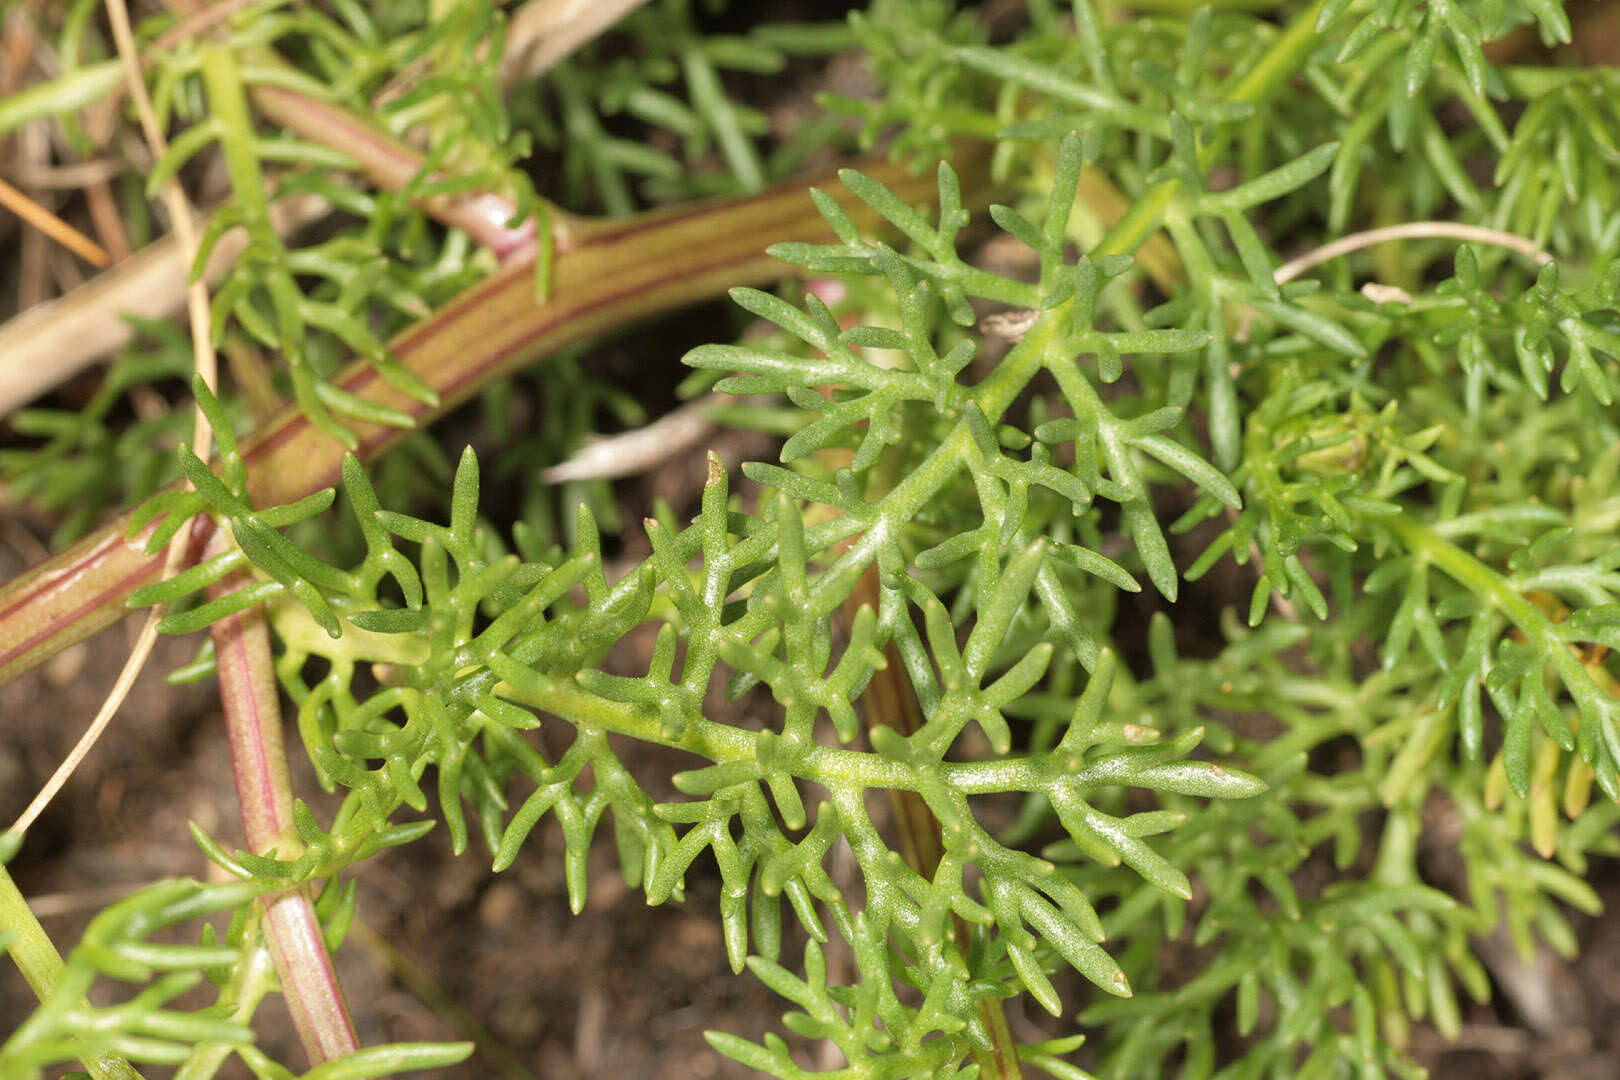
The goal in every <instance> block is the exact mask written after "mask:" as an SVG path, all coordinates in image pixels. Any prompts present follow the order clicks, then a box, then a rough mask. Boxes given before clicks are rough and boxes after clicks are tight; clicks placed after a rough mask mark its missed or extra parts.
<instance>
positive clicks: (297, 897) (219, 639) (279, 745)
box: [209, 580, 360, 1066]
mask: <svg viewBox="0 0 1620 1080" xmlns="http://www.w3.org/2000/svg"><path fill="white" fill-rule="evenodd" d="M241 584H242V581H241V580H236V581H231V582H222V583H221V584H220V585H217V586H215V587H214V590H212V591H213V592H214V593H215V595H219V594H222V593H224V592H229V591H232V590H233V589H235V588H236V587H239V586H240V585H241ZM209 629H210V632H211V633H212V634H213V638H214V658H215V667H216V669H217V672H218V677H219V692H220V700H221V701H222V703H223V704H224V707H225V730H226V733H227V735H228V737H229V740H230V747H231V775H232V777H233V778H234V780H235V782H236V796H237V799H238V801H239V802H240V803H241V807H242V829H243V832H244V834H245V835H246V837H247V846H248V849H249V850H250V851H252V852H254V853H255V854H258V855H268V854H270V853H271V852H272V851H274V852H275V853H276V854H278V855H279V856H280V857H281V858H291V857H296V855H297V854H298V852H299V851H300V850H301V848H302V846H303V845H302V842H301V841H300V840H299V838H298V834H297V832H296V831H295V830H294V828H293V816H292V811H293V793H292V780H291V778H290V776H289V773H288V769H287V751H286V745H285V742H284V740H283V738H282V722H281V698H280V695H279V693H278V691H277V689H276V678H275V671H274V668H273V666H272V660H271V654H270V630H269V627H268V625H267V624H266V619H265V615H264V609H263V608H262V607H252V608H249V609H247V610H246V611H243V612H240V613H238V614H236V615H231V616H228V617H227V618H224V619H221V620H219V621H218V622H216V623H214V624H213V626H211V627H210V628H209ZM261 903H262V904H263V905H264V922H263V928H264V936H265V942H266V944H267V945H268V946H269V949H270V958H271V961H272V963H273V964H274V965H275V969H276V978H277V979H278V980H279V981H280V983H281V992H282V996H283V997H284V998H285V999H286V1002H287V1008H288V1010H289V1011H290V1012H291V1013H292V1018H293V1026H294V1027H296V1028H297V1029H298V1037H299V1040H300V1041H301V1042H302V1043H303V1045H304V1052H305V1053H306V1054H307V1055H308V1056H309V1062H310V1064H311V1065H312V1066H313V1065H319V1064H320V1063H321V1062H323V1061H330V1060H331V1059H332V1058H335V1057H340V1056H342V1055H343V1054H347V1053H351V1052H353V1051H355V1050H358V1049H359V1048H360V1042H359V1040H358V1039H357V1038H356V1037H355V1033H354V1023H353V1022H352V1021H351V1020H350V1019H349V1010H348V1006H347V1004H345V1002H344V1000H343V988H342V987H341V986H339V985H338V980H337V973H336V972H335V971H334V970H333V968H332V958H331V955H330V954H328V952H327V951H326V942H325V940H324V939H323V938H322V936H321V923H320V919H319V918H318V917H317V916H316V914H315V905H314V903H313V901H312V900H311V897H310V887H309V886H308V885H307V884H305V885H299V886H297V887H296V888H293V889H289V890H287V891H286V892H281V893H272V894H270V895H267V896H265V897H264V899H263V900H262V901H261Z"/></svg>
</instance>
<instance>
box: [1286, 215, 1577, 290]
mask: <svg viewBox="0 0 1620 1080" xmlns="http://www.w3.org/2000/svg"><path fill="white" fill-rule="evenodd" d="M1390 240H1461V241H1463V242H1464V243H1472V244H1490V245H1491V246H1493V247H1500V248H1506V249H1508V250H1509V251H1516V252H1518V253H1519V254H1520V255H1524V256H1526V257H1527V258H1530V259H1533V260H1535V262H1536V265H1538V266H1545V265H1547V264H1548V263H1550V262H1552V256H1551V255H1548V254H1547V253H1546V252H1545V251H1542V250H1541V249H1539V248H1537V247H1536V245H1535V244H1534V242H1532V241H1530V240H1528V239H1526V238H1525V237H1522V236H1519V235H1518V234H1517V233H1510V232H1503V231H1502V230H1501V229H1487V228H1485V227H1484V226H1482V225H1463V224H1460V223H1458V222H1455V221H1408V222H1405V223H1403V224H1400V225H1390V226H1388V227H1386V228H1382V229H1368V230H1367V231H1366V232H1358V233H1351V234H1350V235H1349V236H1341V237H1339V239H1337V240H1335V241H1333V242H1332V243H1329V244H1323V245H1322V246H1321V247H1319V248H1313V249H1311V250H1310V251H1307V252H1306V253H1305V254H1303V255H1301V256H1300V257H1299V258H1297V259H1290V260H1289V261H1288V262H1285V263H1283V264H1282V265H1281V266H1279V267H1277V271H1276V273H1275V274H1274V275H1273V276H1274V277H1275V278H1276V281H1277V284H1279V285H1283V284H1286V283H1287V282H1290V281H1293V280H1294V279H1295V278H1297V277H1299V276H1300V275H1301V274H1303V273H1304V272H1305V271H1307V270H1309V269H1310V268H1311V267H1313V266H1317V265H1319V264H1321V263H1325V262H1327V261H1328V260H1329V259H1336V258H1338V257H1339V256H1340V255H1348V254H1349V253H1350V252H1352V251H1360V250H1361V249H1362V248H1366V247H1372V246H1373V245H1374V244H1382V243H1386V242H1388V241H1390Z"/></svg>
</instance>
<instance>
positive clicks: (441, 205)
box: [249, 50, 566, 263]
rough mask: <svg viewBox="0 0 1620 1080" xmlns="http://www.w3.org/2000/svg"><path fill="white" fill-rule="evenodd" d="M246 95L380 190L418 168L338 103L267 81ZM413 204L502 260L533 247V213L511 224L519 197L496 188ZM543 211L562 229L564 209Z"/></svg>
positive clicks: (403, 183)
mask: <svg viewBox="0 0 1620 1080" xmlns="http://www.w3.org/2000/svg"><path fill="white" fill-rule="evenodd" d="M266 52H268V50H266ZM249 97H250V98H251V99H252V101H253V104H254V106H255V107H257V108H258V110H259V111H260V112H262V113H263V114H264V115H265V116H266V117H268V118H269V119H271V120H273V121H275V122H276V123H278V124H280V125H281V126H282V127H284V128H287V129H288V130H289V131H292V132H294V133H296V134H297V135H299V136H301V137H303V138H305V139H308V140H309V141H310V142H313V143H319V144H321V145H322V146H327V147H331V148H332V149H334V150H341V151H342V152H343V153H345V154H348V155H349V156H350V157H352V158H354V159H355V161H356V162H358V163H359V166H360V171H361V172H362V173H363V174H364V175H365V177H366V179H368V180H370V181H371V182H372V183H373V184H375V185H376V186H377V187H379V188H381V189H383V190H384V191H400V190H403V189H405V188H406V187H407V186H408V185H409V184H410V183H411V182H412V181H413V180H415V179H416V177H417V176H418V174H419V173H420V172H421V171H422V165H423V161H424V159H423V157H422V155H421V154H419V153H417V151H416V150H415V149H414V148H412V147H411V146H409V145H408V144H406V143H405V142H403V141H402V140H400V139H396V138H395V137H394V136H392V135H390V134H388V133H387V132H385V131H382V130H380V129H378V128H377V127H375V126H373V125H372V124H370V123H368V122H367V121H366V120H365V119H364V118H363V117H360V116H358V115H356V114H355V113H353V112H350V111H349V110H348V109H345V108H343V107H342V106H341V105H335V104H333V103H332V102H329V101H321V100H320V99H318V98H312V97H310V96H309V95H307V94H301V93H299V92H297V91H296V90H288V89H286V88H284V87H280V86H270V85H267V84H265V83H258V84H256V85H254V86H253V88H252V89H251V91H250V92H249ZM437 179H442V177H439V176H433V177H430V178H429V180H430V182H431V181H432V180H437ZM417 205H418V206H420V207H421V208H422V209H423V210H424V211H426V212H427V213H428V214H429V215H431V216H432V217H433V218H435V219H436V220H438V221H440V222H442V223H444V224H446V225H449V226H452V227H454V228H457V229H462V230H465V231H466V232H467V234H468V235H470V236H471V237H472V238H473V239H474V240H476V241H477V242H478V243H480V244H482V245H483V246H484V247H487V248H488V249H489V250H490V251H492V252H494V254H495V257H496V258H497V259H499V260H500V261H501V262H503V263H504V262H506V261H507V260H508V259H510V258H513V257H521V256H523V255H528V254H531V253H532V251H533V248H534V242H535V235H536V234H535V217H533V216H530V217H526V218H524V219H523V220H522V221H521V222H519V223H518V224H516V225H511V224H509V223H510V222H511V221H512V219H513V218H514V217H516V216H517V203H516V202H515V201H514V200H513V199H512V198H510V197H509V196H507V195H505V194H502V193H500V192H494V191H477V192H469V193H466V194H462V195H440V196H433V197H430V198H426V199H421V200H418V201H417ZM546 211H547V212H546V215H544V216H545V217H547V218H549V220H550V221H551V222H552V232H553V234H554V235H555V234H557V233H558V232H559V231H564V230H566V226H565V225H563V224H562V223H563V221H564V220H565V215H563V214H562V213H561V212H560V211H557V210H555V209H553V208H551V207H550V206H549V204H548V205H547V206H546ZM558 239H562V238H561V237H559V238H558Z"/></svg>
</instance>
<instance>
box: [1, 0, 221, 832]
mask: <svg viewBox="0 0 1620 1080" xmlns="http://www.w3.org/2000/svg"><path fill="white" fill-rule="evenodd" d="M107 15H108V18H109V21H110V22H111V23H112V30H113V39H114V40H115V41H116V42H117V44H118V54H119V57H120V59H121V60H122V61H123V63H124V73H125V77H126V79H127V80H128V82H129V88H130V94H131V95H132V97H133V98H134V101H135V109H136V112H137V114H138V115H139V116H140V120H141V127H142V129H143V130H144V132H145V135H146V141H147V144H148V145H149V146H150V147H151V149H152V156H153V159H154V160H158V159H161V158H162V157H163V155H164V153H166V152H167V144H166V141H165V139H164V137H163V130H162V128H160V127H159V126H158V122H157V114H156V113H155V112H154V111H153V109H152V101H151V98H149V97H148V96H147V93H146V84H145V83H144V82H143V81H142V79H141V68H140V60H139V58H138V57H137V55H136V52H135V35H134V33H133V32H132V31H131V30H130V24H129V9H128V8H127V7H126V6H125V3H124V0H108V2H107ZM163 194H164V200H165V201H166V202H167V203H168V207H169V217H170V219H171V221H172V222H173V225H174V235H175V238H176V242H177V243H178V245H179V247H180V253H181V255H182V257H183V261H184V265H186V266H189V265H191V262H192V260H193V259H194V258H195V257H196V252H197V233H196V226H195V223H194V221H193V219H192V214H191V204H190V202H189V201H188V200H187V199H186V194H185V192H184V191H182V190H181V188H180V182H179V180H178V179H171V180H170V181H169V182H168V184H167V185H165V187H164V192H163ZM186 302H187V303H186V306H187V309H188V312H189V314H190V316H191V344H192V355H193V366H194V369H195V370H196V373H197V374H198V375H200V376H201V377H202V379H203V381H204V382H205V383H206V384H207V385H208V386H209V388H210V389H213V388H214V387H216V386H218V383H219V376H218V361H217V359H216V358H215V356H214V346H213V342H212V340H211V339H210V337H209V325H208V323H209V318H208V286H207V285H205V284H203V283H202V282H196V283H194V284H192V285H190V286H188V287H187V289H186ZM212 442H213V432H212V430H211V429H210V428H209V426H208V420H207V418H206V417H205V416H204V415H203V413H202V409H201V408H200V407H199V408H197V409H196V411H195V420H194V423H193V434H192V446H193V448H194V450H195V452H196V454H197V455H198V456H199V457H201V458H202V459H203V460H205V461H206V460H207V459H208V453H209V450H210V449H211V446H212ZM190 534H191V530H189V529H182V530H180V532H179V533H177V534H176V535H175V537H174V539H173V540H172V541H171V542H170V544H169V550H168V554H167V557H166V560H165V563H164V567H163V576H164V577H165V578H168V577H172V576H173V575H174V573H175V571H176V570H178V569H179V567H180V564H181V563H182V562H183V561H184V559H185V557H186V550H187V548H188V547H189V546H190V538H191V536H190ZM163 614H164V605H162V604H159V605H157V606H156V607H154V608H153V609H152V610H151V612H150V613H149V614H148V615H147V617H146V623H145V625H143V626H142V627H141V632H140V635H139V636H138V637H137V638H136V639H135V644H134V646H133V648H131V649H130V654H129V659H128V660H126V661H125V662H124V667H123V670H121V671H120V672H119V673H118V678H117V680H116V681H115V682H114V683H113V688H112V690H111V691H110V692H109V693H108V694H107V697H106V700H104V701H103V702H102V703H101V708H100V710H99V711H97V713H96V715H95V718H94V719H93V720H91V722H90V726H89V728H88V729H86V731H85V733H84V734H83V735H82V736H81V737H80V738H79V741H78V743H77V744H75V745H74V747H73V749H72V750H71V751H69V753H68V756H67V758H66V759H65V760H64V761H63V762H62V764H61V765H60V766H58V767H57V769H56V772H54V773H53V774H52V775H51V778H50V779H49V780H48V781H46V783H45V786H44V787H43V788H42V789H41V790H40V792H39V794H38V795H36V796H34V800H33V801H32V802H31V803H29V804H28V806H27V808H26V809H24V810H23V812H22V814H21V815H20V816H19V817H18V818H17V820H16V822H15V823H14V824H13V825H12V826H11V831H12V832H15V833H19V834H20V833H24V832H26V831H27V830H28V827H29V826H30V825H32V824H33V823H34V821H35V820H36V819H37V818H38V817H39V815H40V814H41V813H43V812H44V810H45V808H46V807H47V806H49V805H50V802H51V800H52V799H53V798H55V796H56V793H57V792H58V791H60V790H61V789H62V785H64V784H66V783H67V781H68V778H69V777H70V776H72V775H73V773H74V771H75V770H76V769H77V768H78V767H79V764H80V763H81V762H82V761H83V760H84V759H85V757H86V756H87V755H88V754H89V753H90V751H91V749H93V748H94V747H95V744H96V742H97V741H98V740H99V739H100V738H101V736H102V733H103V732H105V731H106V730H107V726H108V725H109V724H110V723H111V722H112V718H113V716H114V715H115V714H116V713H117V712H118V709H119V706H121V705H123V703H124V699H125V698H127V697H128V696H129V691H130V688H131V687H132V686H134V685H135V679H136V677H137V676H138V675H140V672H141V669H142V668H143V667H145V666H146V660H147V657H149V656H151V654H152V646H153V645H154V644H156V642H157V627H158V623H159V622H160V621H161V620H162V618H163Z"/></svg>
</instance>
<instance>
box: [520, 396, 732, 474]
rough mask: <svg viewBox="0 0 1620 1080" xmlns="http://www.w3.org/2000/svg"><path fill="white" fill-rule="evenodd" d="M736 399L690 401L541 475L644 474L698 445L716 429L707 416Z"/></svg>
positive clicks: (590, 446)
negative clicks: (673, 456) (675, 455)
mask: <svg viewBox="0 0 1620 1080" xmlns="http://www.w3.org/2000/svg"><path fill="white" fill-rule="evenodd" d="M736 400H737V399H736V398H734V397H732V396H731V395H729V394H713V395H710V396H708V397H703V398H699V399H698V400H697V401H689V402H687V403H686V404H685V405H682V406H681V407H680V408H678V409H676V410H674V411H673V412H670V413H666V414H665V415H663V416H661V417H659V418H658V419H657V420H654V421H653V422H652V423H650V424H647V425H645V426H643V427H639V428H636V429H635V430H634V431H626V432H624V433H623V434H622V435H613V436H610V437H608V438H605V439H596V440H593V441H591V442H589V443H587V444H586V445H585V448H584V449H583V450H581V451H580V452H579V453H577V454H575V455H574V456H573V457H571V458H569V459H568V460H567V461H563V462H559V463H557V464H556V465H553V466H551V467H550V468H547V469H544V470H542V471H541V473H540V479H541V480H542V481H544V482H545V483H548V484H561V483H565V482H567V481H569V480H606V479H612V478H614V477H619V476H634V475H635V474H636V473H642V472H646V471H647V470H649V469H652V468H655V467H657V466H658V465H660V464H662V463H663V462H665V461H667V460H669V458H670V457H671V456H672V455H674V454H679V453H682V452H683V451H686V450H690V449H692V448H693V447H695V446H698V445H700V444H701V443H702V442H703V440H705V439H707V438H708V437H709V435H710V434H712V433H713V432H714V430H715V428H716V425H715V423H714V421H713V420H711V419H709V414H710V413H712V412H713V411H714V410H715V409H716V408H718V407H720V406H723V405H730V404H732V403H734V402H735V401H736Z"/></svg>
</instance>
